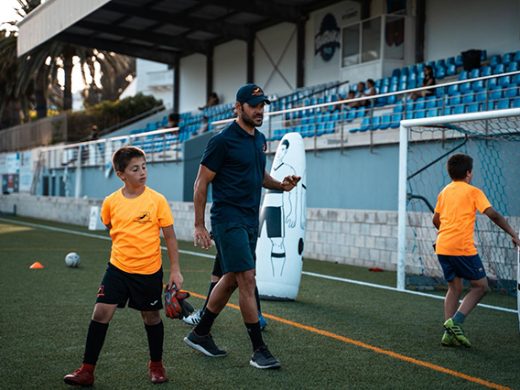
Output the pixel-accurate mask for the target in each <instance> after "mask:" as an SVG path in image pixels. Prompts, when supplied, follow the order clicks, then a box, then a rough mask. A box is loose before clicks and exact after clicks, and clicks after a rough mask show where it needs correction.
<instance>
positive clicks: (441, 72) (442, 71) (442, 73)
mask: <svg viewBox="0 0 520 390" xmlns="http://www.w3.org/2000/svg"><path fill="white" fill-rule="evenodd" d="M446 73H447V72H446V67H445V66H436V67H435V78H437V79H439V80H442V79H443V78H445V77H446Z"/></svg>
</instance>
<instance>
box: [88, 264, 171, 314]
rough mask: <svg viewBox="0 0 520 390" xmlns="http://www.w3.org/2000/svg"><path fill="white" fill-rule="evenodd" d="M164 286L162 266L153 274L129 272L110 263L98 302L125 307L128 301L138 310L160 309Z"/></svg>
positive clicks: (102, 282)
mask: <svg viewBox="0 0 520 390" xmlns="http://www.w3.org/2000/svg"><path fill="white" fill-rule="evenodd" d="M162 288H163V271H162V268H161V269H159V271H157V272H156V273H154V274H151V275H142V274H129V273H128V272H124V271H121V270H120V269H119V268H117V267H115V266H114V265H112V264H110V263H109V264H108V267H107V270H106V272H105V275H104V276H103V280H102V281H101V285H100V286H99V290H98V294H97V299H96V303H107V304H112V305H113V304H117V306H118V307H121V308H123V307H125V306H126V303H127V302H128V307H131V308H133V309H136V310H140V311H154V310H160V309H162V307H163V304H162Z"/></svg>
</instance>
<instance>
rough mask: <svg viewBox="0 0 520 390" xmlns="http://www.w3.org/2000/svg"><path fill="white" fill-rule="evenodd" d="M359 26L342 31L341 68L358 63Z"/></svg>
mask: <svg viewBox="0 0 520 390" xmlns="http://www.w3.org/2000/svg"><path fill="white" fill-rule="evenodd" d="M359 46H360V43H359V24H358V23H356V24H355V25H353V26H349V27H345V28H344V29H343V57H342V58H343V66H349V65H354V64H358V63H359Z"/></svg>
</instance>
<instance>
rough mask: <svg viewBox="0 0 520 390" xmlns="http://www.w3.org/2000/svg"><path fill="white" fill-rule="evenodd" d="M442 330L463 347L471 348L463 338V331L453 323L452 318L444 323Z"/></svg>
mask: <svg viewBox="0 0 520 390" xmlns="http://www.w3.org/2000/svg"><path fill="white" fill-rule="evenodd" d="M444 329H446V330H447V331H448V332H449V333H450V334H451V335H452V336H453V337H455V339H457V341H458V342H459V343H461V344H462V345H464V346H465V347H467V348H469V347H471V343H470V342H469V339H468V338H467V337H466V336H464V330H462V326H460V325H459V324H456V323H455V322H453V319H452V318H449V319H447V320H446V322H445V323H444Z"/></svg>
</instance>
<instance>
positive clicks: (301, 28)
mask: <svg viewBox="0 0 520 390" xmlns="http://www.w3.org/2000/svg"><path fill="white" fill-rule="evenodd" d="M296 28H297V31H296V88H301V87H303V86H304V84H305V20H300V21H299V22H298V23H297V24H296Z"/></svg>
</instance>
